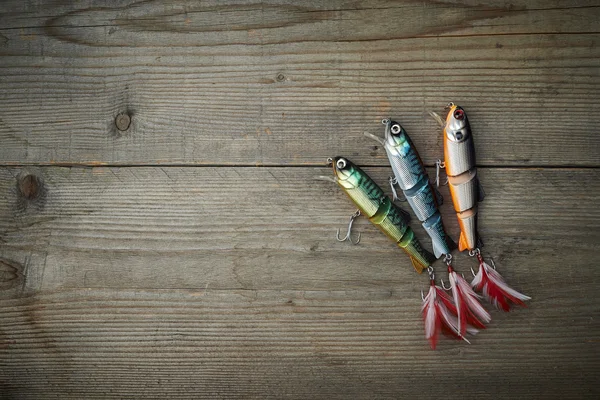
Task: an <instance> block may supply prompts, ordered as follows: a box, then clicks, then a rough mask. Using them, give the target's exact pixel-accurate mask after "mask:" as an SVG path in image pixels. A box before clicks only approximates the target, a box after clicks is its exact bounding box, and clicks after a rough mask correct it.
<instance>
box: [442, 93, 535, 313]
mask: <svg viewBox="0 0 600 400" xmlns="http://www.w3.org/2000/svg"><path fill="white" fill-rule="evenodd" d="M448 108H449V109H450V110H449V112H448V115H447V116H446V120H445V121H443V120H442V119H441V118H440V117H439V116H438V115H437V114H432V115H433V116H434V117H435V118H436V119H438V122H439V123H440V125H441V126H443V138H444V139H443V140H444V162H443V163H441V162H438V168H445V169H446V175H447V176H448V186H449V188H450V195H451V197H452V203H453V205H454V210H455V211H456V215H457V217H458V224H459V227H460V238H459V241H458V248H459V250H460V251H464V250H468V251H469V255H470V256H476V257H477V260H478V262H479V271H478V273H477V274H475V273H473V275H474V279H473V281H472V282H471V286H472V287H473V288H474V289H475V290H477V291H480V292H482V293H483V295H484V296H485V297H486V298H487V299H488V300H490V302H491V303H493V304H494V305H495V306H497V307H498V308H502V309H503V310H505V311H508V310H509V309H510V305H511V303H513V304H518V305H521V306H525V303H524V302H523V301H525V300H529V299H530V297H528V296H526V295H524V294H522V293H519V292H517V291H516V290H514V289H511V288H510V287H509V286H508V285H507V284H506V282H505V281H504V279H503V278H502V276H501V275H500V274H499V273H498V272H497V271H496V269H495V268H492V267H490V266H489V265H488V264H487V263H486V262H485V261H484V259H483V257H482V256H481V250H480V247H481V241H480V240H479V236H478V232H477V203H478V202H480V201H482V200H483V198H484V192H483V190H482V188H481V185H480V184H479V179H478V177H477V169H476V168H475V146H474V143H473V135H472V132H471V127H470V125H469V120H468V118H467V114H466V113H465V111H464V110H463V109H462V108H461V107H459V106H457V105H455V104H453V103H450V104H449V105H448ZM438 176H439V174H438ZM438 184H439V180H438ZM453 275H454V276H453ZM453 275H452V274H451V275H450V283H451V285H452V289H453V295H454V299H455V303H456V304H457V307H458V309H459V310H458V312H459V322H460V319H461V318H462V317H463V315H461V314H460V308H461V306H459V304H462V303H464V302H463V301H462V300H466V303H467V304H468V306H469V307H471V304H470V302H469V299H468V298H466V299H465V298H464V297H463V295H464V292H466V291H467V287H468V285H465V284H466V282H463V281H464V279H462V281H461V280H460V279H458V281H457V280H456V279H457V275H456V273H454V274H453ZM459 278H460V277H459Z"/></svg>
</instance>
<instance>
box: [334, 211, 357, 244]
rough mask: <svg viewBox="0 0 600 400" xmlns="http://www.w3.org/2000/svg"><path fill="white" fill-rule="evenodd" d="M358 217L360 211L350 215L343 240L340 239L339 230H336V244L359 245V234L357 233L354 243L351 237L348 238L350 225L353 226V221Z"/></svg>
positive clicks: (350, 231)
mask: <svg viewBox="0 0 600 400" xmlns="http://www.w3.org/2000/svg"><path fill="white" fill-rule="evenodd" d="M358 217H360V210H356V212H355V213H354V214H352V217H350V222H349V223H348V232H346V236H344V237H343V238H340V229H339V228H338V230H337V234H336V239H337V240H338V242H345V241H349V242H350V243H352V244H358V243H360V232H359V233H358V236H357V237H356V241H353V240H352V237H351V236H350V235H351V234H352V224H354V220H355V219H356V218H358Z"/></svg>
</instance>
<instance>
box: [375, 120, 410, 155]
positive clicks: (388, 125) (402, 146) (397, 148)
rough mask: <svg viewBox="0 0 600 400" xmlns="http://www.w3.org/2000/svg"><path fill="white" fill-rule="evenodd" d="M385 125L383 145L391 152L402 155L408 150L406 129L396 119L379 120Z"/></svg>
mask: <svg viewBox="0 0 600 400" xmlns="http://www.w3.org/2000/svg"><path fill="white" fill-rule="evenodd" d="M381 122H382V123H383V124H384V125H385V147H386V149H387V150H388V151H389V152H391V153H392V154H396V155H400V156H404V155H406V153H408V150H410V143H409V142H408V139H407V138H408V136H407V135H406V131H405V130H404V128H403V127H402V125H400V124H399V123H397V122H396V121H392V120H391V119H384V120H383V121H381Z"/></svg>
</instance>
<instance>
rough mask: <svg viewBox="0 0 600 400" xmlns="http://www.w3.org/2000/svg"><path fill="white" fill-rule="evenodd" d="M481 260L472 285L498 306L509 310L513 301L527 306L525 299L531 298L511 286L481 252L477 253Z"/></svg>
mask: <svg viewBox="0 0 600 400" xmlns="http://www.w3.org/2000/svg"><path fill="white" fill-rule="evenodd" d="M477 258H478V260H479V272H478V273H477V275H475V278H474V279H473V281H472V282H471V286H472V287H473V288H474V289H475V290H477V291H478V292H481V293H483V296H484V297H485V298H486V299H488V300H489V301H490V303H492V304H494V305H495V306H496V307H497V308H501V309H503V310H504V311H509V310H510V306H511V303H512V304H517V305H520V306H523V307H527V306H526V305H525V303H524V302H523V301H525V300H530V299H531V297H529V296H526V295H524V294H522V293H519V292H517V291H516V290H514V289H512V288H510V287H509V286H508V285H507V284H506V282H505V281H504V278H502V276H501V275H500V274H499V273H498V271H496V270H495V269H494V268H492V267H490V266H489V264H487V263H486V262H485V261H484V260H483V257H481V255H480V254H477Z"/></svg>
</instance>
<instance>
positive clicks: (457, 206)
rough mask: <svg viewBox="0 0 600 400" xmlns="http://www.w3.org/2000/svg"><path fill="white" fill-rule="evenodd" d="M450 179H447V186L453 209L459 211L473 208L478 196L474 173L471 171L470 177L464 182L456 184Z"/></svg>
mask: <svg viewBox="0 0 600 400" xmlns="http://www.w3.org/2000/svg"><path fill="white" fill-rule="evenodd" d="M452 181H453V180H452V179H449V180H448V186H449V188H450V194H451V195H452V203H453V204H454V211H456V212H461V211H466V210H468V209H470V208H473V207H474V206H475V204H477V197H478V187H477V175H476V173H473V174H472V177H471V179H470V180H468V181H466V182H463V183H459V184H456V183H454V182H452Z"/></svg>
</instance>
